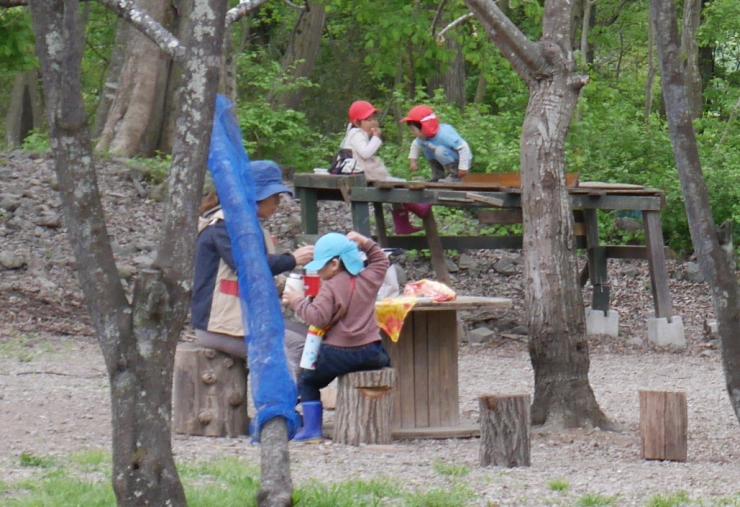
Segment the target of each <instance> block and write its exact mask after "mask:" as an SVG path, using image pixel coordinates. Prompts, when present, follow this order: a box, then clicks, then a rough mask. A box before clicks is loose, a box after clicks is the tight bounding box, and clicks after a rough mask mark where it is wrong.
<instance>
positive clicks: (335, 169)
mask: <svg viewBox="0 0 740 507" xmlns="http://www.w3.org/2000/svg"><path fill="white" fill-rule="evenodd" d="M361 172H362V170H361V169H359V168H358V167H357V160H355V158H354V157H353V156H352V150H350V149H348V148H342V149H341V150H339V152H338V153H337V154H336V156H335V157H334V160H332V163H331V166H330V167H329V174H337V175H341V174H356V173H361Z"/></svg>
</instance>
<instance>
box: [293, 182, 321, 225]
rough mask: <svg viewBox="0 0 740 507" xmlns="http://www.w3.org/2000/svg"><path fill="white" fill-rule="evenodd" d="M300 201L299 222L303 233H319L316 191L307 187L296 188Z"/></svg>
mask: <svg viewBox="0 0 740 507" xmlns="http://www.w3.org/2000/svg"><path fill="white" fill-rule="evenodd" d="M297 193H298V199H300V201H301V224H302V225H303V233H304V234H318V233H319V205H318V201H317V198H316V197H317V196H316V192H314V191H313V190H310V189H307V188H300V189H297Z"/></svg>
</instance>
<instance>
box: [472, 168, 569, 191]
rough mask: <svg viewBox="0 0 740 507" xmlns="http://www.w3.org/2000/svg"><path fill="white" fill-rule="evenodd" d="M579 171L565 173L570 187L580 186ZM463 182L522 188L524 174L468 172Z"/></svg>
mask: <svg viewBox="0 0 740 507" xmlns="http://www.w3.org/2000/svg"><path fill="white" fill-rule="evenodd" d="M578 179H579V174H578V173H567V174H566V175H565V182H566V185H567V186H568V187H569V188H572V187H577V186H578ZM463 183H464V184H466V185H472V184H476V185H480V186H496V187H501V188H521V186H522V175H521V173H520V172H518V171H517V172H508V173H489V174H480V173H468V174H467V175H466V176H465V177H464V178H463Z"/></svg>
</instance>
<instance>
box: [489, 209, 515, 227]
mask: <svg viewBox="0 0 740 507" xmlns="http://www.w3.org/2000/svg"><path fill="white" fill-rule="evenodd" d="M522 220H523V219H522V210H521V209H503V210H499V211H493V210H490V209H482V210H479V211H478V222H479V223H481V224H483V225H513V224H521V223H522Z"/></svg>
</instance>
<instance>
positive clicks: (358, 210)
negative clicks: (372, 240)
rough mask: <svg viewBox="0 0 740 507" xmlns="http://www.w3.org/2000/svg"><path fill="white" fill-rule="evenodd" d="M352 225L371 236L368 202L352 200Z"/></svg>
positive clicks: (364, 234)
mask: <svg viewBox="0 0 740 507" xmlns="http://www.w3.org/2000/svg"><path fill="white" fill-rule="evenodd" d="M352 227H353V228H354V230H355V231H357V232H359V233H360V234H362V235H363V236H368V237H370V209H369V206H368V203H366V202H352Z"/></svg>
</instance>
